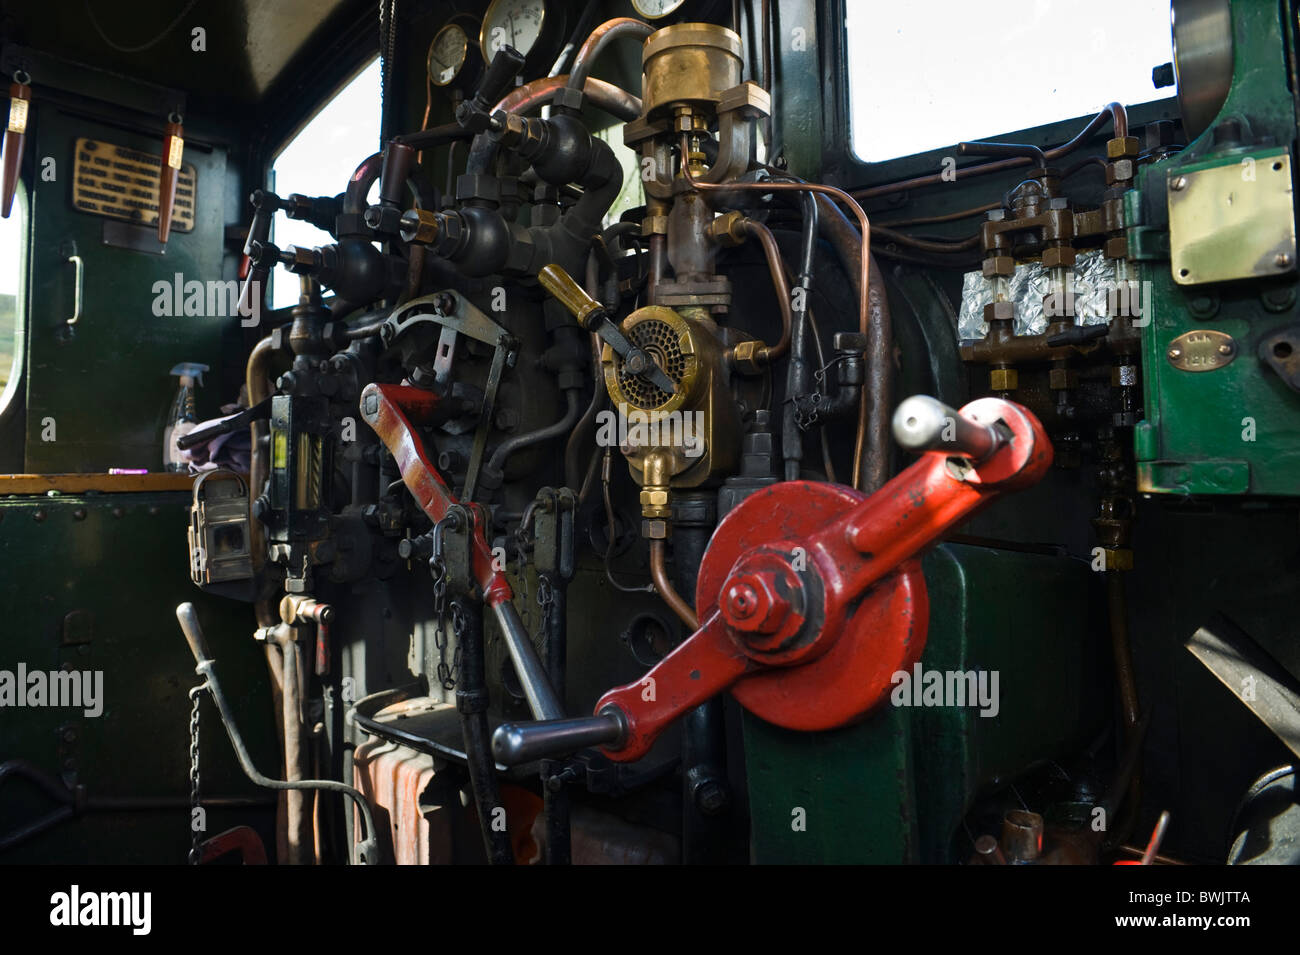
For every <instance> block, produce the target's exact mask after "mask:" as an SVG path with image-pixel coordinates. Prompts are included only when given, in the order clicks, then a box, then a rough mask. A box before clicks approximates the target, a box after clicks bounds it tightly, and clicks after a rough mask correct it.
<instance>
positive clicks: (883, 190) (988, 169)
mask: <svg viewBox="0 0 1300 955" xmlns="http://www.w3.org/2000/svg"><path fill="white" fill-rule="evenodd" d="M1107 120H1109V121H1110V122H1111V123H1112V124H1113V125H1114V127H1115V138H1116V139H1119V138H1122V137H1124V136H1127V135H1128V111H1127V110H1125V109H1124V105H1123V104H1122V103H1107V104H1106V105H1105V106H1104V107H1103V108H1102V110H1101V112H1099V113H1098V114H1097V115H1096V116H1094V117H1093V118H1092V119H1091V121H1089V123H1088V125H1087V126H1085V127H1083V129H1082V130H1080V131H1079V134H1078V135H1077V136H1075V137H1074V138H1073V139H1071V140H1070V141H1069V142H1067V143H1063V144H1062V145H1060V146H1057V147H1055V148H1054V149H1045V150H1043V156H1044V158H1046V159H1047V161H1048V162H1051V161H1053V160H1055V159H1060V158H1061V157H1062V156H1065V155H1067V154H1069V153H1072V152H1074V150H1076V149H1078V148H1079V147H1080V146H1082V145H1083V143H1084V142H1085V141H1086V140H1087V139H1088V138H1089V137H1090V136H1092V134H1093V133H1095V132H1097V130H1099V129H1101V128H1102V127H1103V126H1104V125H1106V121H1107ZM1032 162H1033V160H1032V159H1030V158H1029V157H1028V156H1014V157H1012V158H1010V159H998V160H996V161H995V162H986V163H981V164H979V165H978V166H968V167H967V168H965V169H958V170H957V176H958V178H959V179H970V178H973V177H975V176H987V175H988V174H989V173H994V172H1003V171H1005V170H1007V169H1017V168H1019V167H1020V166H1028V165H1030V164H1031V163H1032ZM943 176H944V173H941V172H936V173H931V174H930V175H928V176H917V177H915V178H914V179H903V180H901V181H899V182H886V183H883V184H881V185H879V186H871V187H869V188H867V189H859V190H857V191H856V192H854V193H853V195H854V197H855V198H857V199H874V198H876V197H877V196H888V195H891V194H893V193H895V192H905V191H906V190H908V189H919V188H920V187H922V186H933V185H936V184H937V183H940V182H943V181H944V179H943Z"/></svg>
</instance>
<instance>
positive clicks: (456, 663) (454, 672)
mask: <svg viewBox="0 0 1300 955" xmlns="http://www.w3.org/2000/svg"><path fill="white" fill-rule="evenodd" d="M451 632H452V633H453V634H454V635H455V637H456V649H455V650H454V651H453V652H452V655H451V672H450V673H449V674H448V677H447V679H448V682H449V683H450V684H451V686H450V687H448V689H450V688H451V687H454V686H455V685H456V681H457V680H459V679H460V649H461V646H462V645H463V643H464V640H463V639H462V638H463V637H464V636H465V607H464V605H463V604H462V603H461V602H460V601H459V600H457V601H455V602H454V603H453V604H452V605H451ZM444 685H446V684H444Z"/></svg>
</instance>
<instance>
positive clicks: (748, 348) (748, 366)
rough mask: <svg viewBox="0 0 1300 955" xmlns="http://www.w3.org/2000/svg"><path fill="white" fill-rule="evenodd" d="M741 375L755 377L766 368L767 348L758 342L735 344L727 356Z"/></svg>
mask: <svg viewBox="0 0 1300 955" xmlns="http://www.w3.org/2000/svg"><path fill="white" fill-rule="evenodd" d="M728 357H729V358H730V359H731V366H732V367H733V368H734V369H735V370H736V371H738V372H739V373H740V374H742V375H757V374H759V373H760V372H761V371H762V370H763V369H764V368H766V367H767V346H766V345H764V344H763V343H762V342H760V341H749V342H737V343H736V344H735V345H734V346H733V347H732V349H731V352H730V354H729V356H728Z"/></svg>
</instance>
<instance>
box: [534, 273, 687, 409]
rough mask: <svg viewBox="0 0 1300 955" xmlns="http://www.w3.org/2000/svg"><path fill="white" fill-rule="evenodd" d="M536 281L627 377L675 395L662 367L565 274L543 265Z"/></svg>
mask: <svg viewBox="0 0 1300 955" xmlns="http://www.w3.org/2000/svg"><path fill="white" fill-rule="evenodd" d="M537 280H538V281H539V282H541V283H542V287H543V288H544V289H546V291H548V292H550V293H551V295H553V296H555V298H556V300H557V301H559V303H560V304H561V305H563V306H564V307H565V308H567V309H568V310H569V311H570V312H572V313H573V317H574V318H576V319H577V320H578V324H579V325H581V326H582V327H583V328H585V329H586V330H587V331H589V332H595V333H596V334H597V335H599V336H600V338H601V340H602V341H604V342H605V343H606V344H607V345H609V347H610V348H612V349H614V353H615V354H617V355H618V357H619V358H621V359H622V360H623V365H624V367H625V368H626V369H627V371H628V372H629V373H630V374H633V375H638V376H641V377H643V378H645V379H646V380H647V381H649V382H651V383H652V384H653V385H654V386H655V387H657V388H659V389H660V390H661V391H666V392H667V393H668V394H670V395H674V394H676V393H677V386H676V385H675V384H673V380H672V379H671V378H669V377H668V375H667V374H666V373H665V372H664V370H663V369H662V368H660V367H659V366H658V365H656V364H655V363H654V360H653V359H651V357H650V356H649V355H648V354H646V353H645V352H644V351H643V350H641V349H640V348H637V347H636V346H635V345H633V344H632V343H631V342H630V341H628V338H627V336H626V335H624V334H623V331H622V329H620V328H619V327H618V326H617V325H615V324H614V322H613V321H611V320H610V317H609V312H608V311H606V309H605V306H604V305H601V304H600V303H599V302H597V301H596V300H595V299H594V298H592V297H591V296H590V295H588V294H587V293H586V292H584V291H583V289H582V286H580V285H579V284H578V283H577V282H575V281H574V280H573V276H571V275H570V274H569V273H568V272H566V271H564V269H562V268H560V266H558V265H555V264H554V263H552V264H551V265H547V266H543V268H542V270H541V271H540V272H538V273H537Z"/></svg>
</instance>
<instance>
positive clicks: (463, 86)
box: [428, 17, 483, 91]
mask: <svg viewBox="0 0 1300 955" xmlns="http://www.w3.org/2000/svg"><path fill="white" fill-rule="evenodd" d="M472 27H473V21H471V20H465V19H462V18H460V17H457V18H455V19H453V20H451V21H449V22H447V23H446V24H444V25H443V27H442V29H440V30H439V31H438V32H437V33H436V34H434V37H433V42H432V43H431V44H429V59H428V69H429V82H430V83H431V84H432V85H434V86H438V87H442V88H444V89H457V90H464V91H468V90H470V89H472V88H473V87H474V85H476V84H477V83H478V80H479V76H480V75H481V74H482V72H483V58H482V56H481V55H480V53H479V50H478V46H477V44H475V43H473V42H472V41H471V40H470V35H469V32H468V30H469V29H472Z"/></svg>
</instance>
